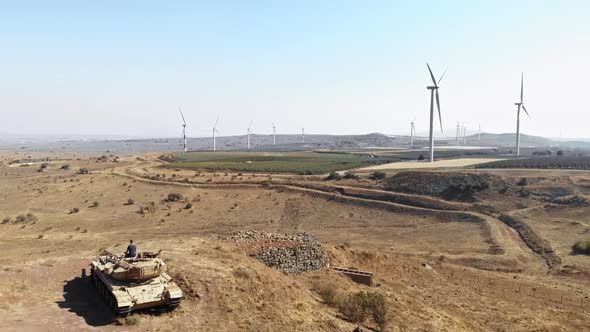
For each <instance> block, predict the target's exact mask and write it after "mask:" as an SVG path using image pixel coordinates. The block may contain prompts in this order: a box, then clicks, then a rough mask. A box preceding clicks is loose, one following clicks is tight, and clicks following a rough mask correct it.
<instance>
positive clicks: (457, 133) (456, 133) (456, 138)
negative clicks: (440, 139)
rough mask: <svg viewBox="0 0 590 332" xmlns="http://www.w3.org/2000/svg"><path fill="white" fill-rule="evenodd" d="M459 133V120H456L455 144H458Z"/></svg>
mask: <svg viewBox="0 0 590 332" xmlns="http://www.w3.org/2000/svg"><path fill="white" fill-rule="evenodd" d="M460 134H461V129H460V128H459V121H457V130H456V131H455V145H459V135H460Z"/></svg>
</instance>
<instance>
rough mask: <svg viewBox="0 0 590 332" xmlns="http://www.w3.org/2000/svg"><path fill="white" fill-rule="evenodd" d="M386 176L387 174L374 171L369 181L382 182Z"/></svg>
mask: <svg viewBox="0 0 590 332" xmlns="http://www.w3.org/2000/svg"><path fill="white" fill-rule="evenodd" d="M386 176H387V174H385V173H384V172H380V171H375V172H373V173H371V176H370V177H369V178H370V179H371V180H375V181H378V180H383V179H385V177H386Z"/></svg>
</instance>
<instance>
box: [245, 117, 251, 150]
mask: <svg viewBox="0 0 590 332" xmlns="http://www.w3.org/2000/svg"><path fill="white" fill-rule="evenodd" d="M252 121H253V120H250V124H249V125H248V130H247V131H246V132H247V136H248V149H250V134H252Z"/></svg>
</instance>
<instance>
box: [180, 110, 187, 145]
mask: <svg viewBox="0 0 590 332" xmlns="http://www.w3.org/2000/svg"><path fill="white" fill-rule="evenodd" d="M178 111H179V112H180V117H182V151H183V152H186V121H185V120H184V114H182V109H180V106H178Z"/></svg>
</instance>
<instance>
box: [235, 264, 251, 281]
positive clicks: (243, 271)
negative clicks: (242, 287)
mask: <svg viewBox="0 0 590 332" xmlns="http://www.w3.org/2000/svg"><path fill="white" fill-rule="evenodd" d="M233 275H234V276H235V277H237V278H242V279H250V278H251V277H252V272H251V271H250V269H248V268H245V267H241V266H240V267H237V268H235V269H234V270H233Z"/></svg>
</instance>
